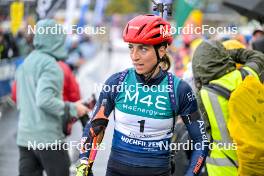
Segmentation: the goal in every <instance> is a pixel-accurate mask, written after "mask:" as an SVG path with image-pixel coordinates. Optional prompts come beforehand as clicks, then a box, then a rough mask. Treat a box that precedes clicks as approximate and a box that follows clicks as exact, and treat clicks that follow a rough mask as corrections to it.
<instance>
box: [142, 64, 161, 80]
mask: <svg viewBox="0 0 264 176" xmlns="http://www.w3.org/2000/svg"><path fill="white" fill-rule="evenodd" d="M160 69H161V68H160V67H159V66H157V67H156V69H155V71H154V73H153V74H152V76H151V78H154V77H155V76H157V74H158V73H159V72H160ZM150 74H151V73H147V74H143V75H144V77H145V78H147V77H149V75H150Z"/></svg>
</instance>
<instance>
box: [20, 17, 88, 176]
mask: <svg viewBox="0 0 264 176" xmlns="http://www.w3.org/2000/svg"><path fill="white" fill-rule="evenodd" d="M55 26H56V27H58V25H57V24H56V23H55V21H54V20H50V19H46V20H41V21H39V22H38V23H37V26H36V29H37V30H36V34H35V36H34V42H33V44H34V47H35V49H34V50H33V51H32V52H31V53H30V54H29V55H28V57H27V58H26V59H25V60H24V63H23V64H22V65H21V66H19V68H18V70H17V74H16V82H17V107H18V110H19V122H18V132H17V144H18V146H19V155H20V158H19V175H27V176H28V175H34V176H41V175H42V172H43V170H45V171H46V173H47V175H48V176H62V175H63V176H68V175H69V166H70V160H69V156H68V153H67V151H66V150H65V148H63V147H62V144H63V141H64V138H65V135H64V133H63V122H64V119H65V118H67V119H68V118H69V117H81V116H83V115H85V114H86V113H87V112H88V109H87V108H86V107H85V106H84V105H82V104H81V102H80V101H77V102H75V103H71V102H63V100H62V96H61V95H62V92H61V91H62V86H63V73H62V71H61V69H60V68H59V66H58V64H57V62H56V61H58V60H60V59H61V58H66V54H67V53H66V51H65V48H64V42H65V35H64V34H62V33H57V34H53V33H52V32H51V31H50V30H51V28H52V27H55ZM59 27H60V26H59ZM39 28H44V29H45V33H44V34H43V33H38V31H39V30H38V29H39ZM30 144H31V145H30ZM32 145H33V146H32ZM40 146H44V147H45V148H44V150H41V148H39V147H40ZM51 147H52V148H51ZM54 147H55V150H54ZM42 149H43V148H42Z"/></svg>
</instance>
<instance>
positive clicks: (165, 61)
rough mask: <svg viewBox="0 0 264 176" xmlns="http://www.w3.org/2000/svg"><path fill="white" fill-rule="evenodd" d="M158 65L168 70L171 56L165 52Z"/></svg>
mask: <svg viewBox="0 0 264 176" xmlns="http://www.w3.org/2000/svg"><path fill="white" fill-rule="evenodd" d="M160 66H161V68H162V70H165V71H168V70H169V69H170V67H171V57H170V56H169V55H168V54H165V55H164V56H163V57H162V58H161V62H160Z"/></svg>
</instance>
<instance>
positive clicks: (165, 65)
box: [154, 42, 171, 71]
mask: <svg viewBox="0 0 264 176" xmlns="http://www.w3.org/2000/svg"><path fill="white" fill-rule="evenodd" d="M162 46H164V47H165V48H167V47H168V42H162V43H160V44H157V45H154V48H155V51H156V54H157V55H158V49H159V48H160V47H162ZM158 57H159V56H158ZM160 63H161V67H162V69H163V70H165V71H168V70H169V69H170V67H171V58H170V56H169V55H168V54H165V55H164V56H163V57H162V58H160Z"/></svg>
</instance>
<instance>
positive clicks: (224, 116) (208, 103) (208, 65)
mask: <svg viewBox="0 0 264 176" xmlns="http://www.w3.org/2000/svg"><path fill="white" fill-rule="evenodd" d="M237 63H239V64H242V65H243V66H242V67H241V68H242V69H243V70H244V71H243V73H244V72H245V71H246V72H247V73H248V74H251V75H254V76H255V77H256V78H257V79H260V80H261V81H262V82H263V80H264V55H263V54H262V53H260V52H258V51H254V50H247V49H243V48H237V49H230V50H227V49H226V48H225V47H224V46H223V44H221V43H220V42H218V41H203V42H202V43H201V44H200V45H199V46H198V47H197V49H196V50H195V52H194V55H193V62H192V68H193V74H194V81H195V87H196V88H197V90H198V93H197V95H198V100H199V101H198V103H199V106H200V110H201V112H202V114H203V116H204V117H205V119H208V124H209V126H208V128H209V130H210V134H211V138H212V140H211V141H212V143H211V145H210V147H211V152H210V154H209V155H208V157H207V160H206V168H207V171H208V175H209V176H223V175H225V176H236V175H238V162H237V155H236V150H235V149H236V148H235V145H234V144H233V141H232V139H231V137H230V135H229V131H228V129H227V122H228V119H229V114H228V99H227V98H226V97H224V96H223V95H220V94H219V93H218V92H216V91H215V90H214V89H212V88H211V87H210V86H209V84H210V85H220V86H221V87H224V88H225V89H226V90H227V91H233V90H235V89H236V87H237V86H238V85H239V84H240V83H241V82H242V74H241V73H242V71H239V70H238V69H237V68H236V64H237Z"/></svg>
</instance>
